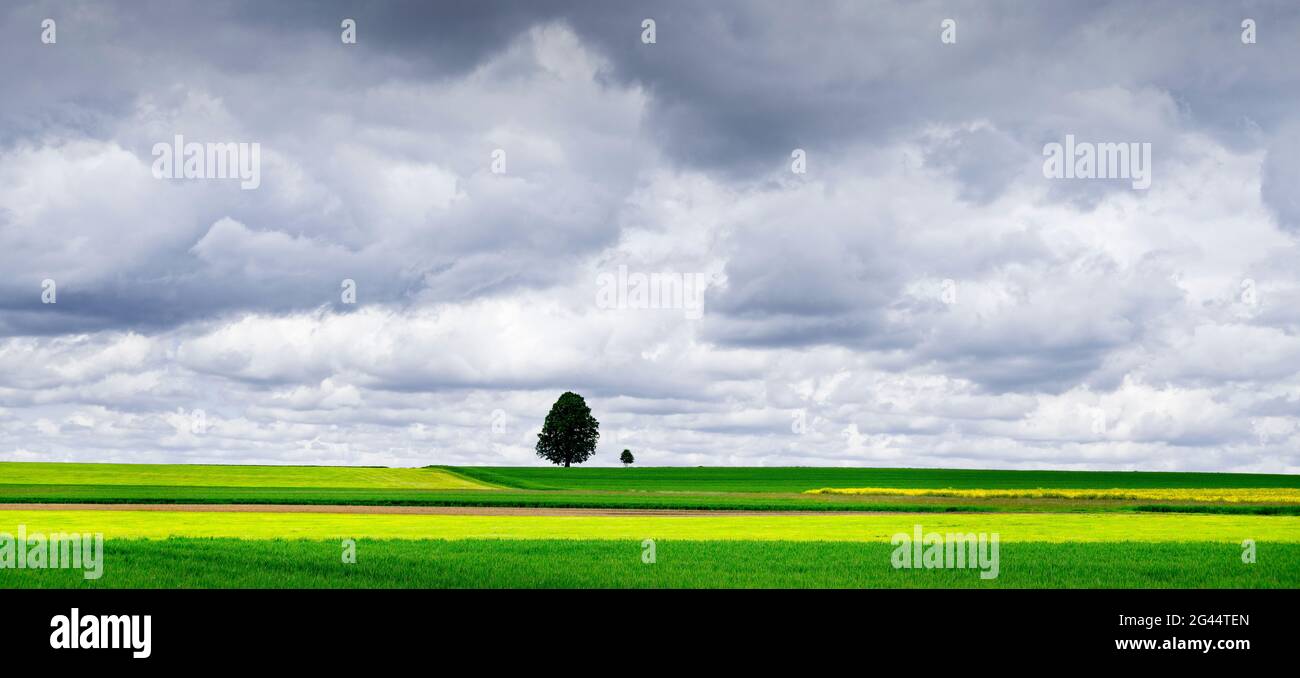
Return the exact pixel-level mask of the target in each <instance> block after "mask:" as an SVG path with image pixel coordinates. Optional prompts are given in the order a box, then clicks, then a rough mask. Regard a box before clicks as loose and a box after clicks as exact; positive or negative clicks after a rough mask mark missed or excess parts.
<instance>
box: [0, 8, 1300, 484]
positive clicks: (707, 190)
mask: <svg viewBox="0 0 1300 678" xmlns="http://www.w3.org/2000/svg"><path fill="white" fill-rule="evenodd" d="M349 20H350V21H349ZM0 63H2V64H4V65H3V66H2V67H0V89H2V90H3V91H4V95H3V97H0V459H3V460H20V461H114V462H184V463H268V464H367V465H391V466H422V465H428V464H490V465H536V464H544V463H545V462H544V461H542V460H540V459H538V458H537V457H536V454H535V452H534V446H535V443H536V440H537V432H538V431H539V429H540V427H541V423H542V420H543V418H544V417H545V415H546V412H547V411H548V409H549V408H550V406H551V404H552V403H553V402H554V401H555V400H556V398H557V397H558V396H559V395H560V394H561V393H563V392H565V391H574V392H577V393H579V394H581V395H582V396H584V397H585V398H586V401H587V403H588V404H589V405H590V406H591V408H592V412H593V414H594V416H595V417H596V418H597V419H598V420H599V421H600V428H601V440H600V444H599V446H598V448H597V453H596V456H595V457H594V458H593V459H592V460H591V462H589V463H591V464H595V465H615V464H617V458H618V454H619V453H620V452H621V451H622V450H623V449H625V448H627V449H631V450H632V451H633V453H634V454H635V455H636V458H637V462H638V464H642V465H672V466H688V465H689V466H694V465H716V466H777V465H804V466H908V467H960V468H1023V469H1047V468H1060V469H1134V470H1191V471H1237V472H1247V471H1250V472H1287V473H1300V451H1298V450H1300V447H1298V446H1297V443H1298V442H1300V266H1298V265H1297V263H1300V249H1298V248H1297V238H1300V191H1298V190H1297V189H1300V69H1297V68H1296V64H1297V63H1300V5H1297V4H1296V3H1293V2H1231V1H1230V2H1218V1H1211V0H1200V1H1193V2H1184V1H1172V0H1171V1H1166V2H1160V1H1156V2H1142V3H1133V2H1115V3H1109V2H1089V3H1078V2H1065V1H1061V2H1042V3H1022V2H956V1H949V2H926V1H921V2H913V1H908V2H897V3H890V2H865V1H852V2H834V1H830V0H813V1H811V2H807V3H791V2H785V1H781V0H744V1H743V2H741V1H725V0H724V1H718V2H707V3H705V2H698V1H693V0H683V1H681V2H636V3H631V2H599V3H597V2H589V1H584V0H574V1H573V2H553V1H546V0H530V1H523V0H521V1H519V2H505V1H492V2H480V3H459V2H457V3H431V2H364V1H351V2H344V1H336V2H299V1H297V0H279V1H277V2H274V3H263V2H229V1H219V0H217V1H203V2H199V1H191V0H167V1H163V0H141V1H135V2H126V1H122V2H85V3H82V2H24V1H19V2H6V3H4V5H3V7H0ZM178 137H179V138H180V139H179V140H180V143H179V144H177V141H178ZM190 144H196V146H193V151H192V152H191V146H190ZM226 144H230V146H226ZM1054 147H1057V148H1062V149H1071V151H1072V153H1071V155H1069V156H1068V158H1067V161H1066V164H1069V165H1070V170H1071V171H1070V172H1068V173H1065V175H1062V174H1061V173H1053V172H1051V171H1048V167H1047V165H1048V160H1049V159H1050V153H1051V149H1052V148H1054ZM1084 147H1086V149H1087V150H1079V149H1080V148H1084ZM1103 148H1105V149H1107V150H1106V152H1107V153H1109V154H1110V155H1109V156H1106V157H1109V158H1110V159H1112V160H1115V159H1117V158H1118V160H1116V162H1115V163H1112V164H1110V165H1108V164H1107V162H1104V161H1103V162H1090V163H1087V164H1080V163H1083V162H1085V161H1086V159H1085V160H1080V159H1079V158H1081V157H1083V156H1082V155H1081V154H1085V153H1090V152H1091V151H1092V150H1094V149H1095V150H1096V153H1097V154H1098V155H1097V156H1095V157H1103V156H1101V155H1100V154H1101V153H1102V149H1103ZM222 149H226V151H225V152H229V153H231V154H232V155H225V154H223V153H224V152H223V151H222ZM1116 149H1122V150H1123V151H1125V152H1127V155H1128V157H1127V159H1125V158H1123V157H1122V156H1118V155H1116V154H1117V153H1118V152H1119V151H1118V150H1116ZM177 154H179V156H178V155H177ZM177 157H179V158H180V160H181V162H177V163H172V162H171V160H172V159H174V158H177ZM1090 157H1091V156H1090ZM218 158H219V160H222V161H224V160H226V159H227V158H229V159H230V162H229V163H228V164H227V163H223V164H221V165H218V164H215V163H216V161H217V160H216V159H218ZM191 160H192V161H193V165H192V166H191V165H190V164H189V163H190V161H191ZM1124 160H1127V161H1128V164H1125V162H1124ZM187 169H189V170H190V171H189V172H188V173H187V171H186V170H187ZM1125 170H1130V172H1129V173H1127V174H1126V173H1125ZM1139 174H1140V175H1141V176H1143V177H1145V179H1146V180H1147V181H1145V182H1143V181H1140V180H1139V176H1138V175H1139ZM200 175H202V176H200ZM1143 183H1146V184H1147V185H1145V186H1143V185H1142V184H1143Z"/></svg>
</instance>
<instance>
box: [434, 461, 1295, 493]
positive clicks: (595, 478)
mask: <svg viewBox="0 0 1300 678" xmlns="http://www.w3.org/2000/svg"><path fill="white" fill-rule="evenodd" d="M446 468H449V469H451V470H453V471H455V472H457V473H459V474H460V475H463V476H466V477H470V478H477V479H479V480H482V481H484V482H488V483H492V484H496V485H502V486H505V487H514V488H520V489H534V490H604V491H641V492H651V491H657V492H805V491H808V490H816V489H820V488H825V487H850V488H851V487H898V488H965V489H1012V488H1014V489H1033V488H1074V489H1111V488H1193V487H1200V488H1229V487H1239V488H1248V487H1288V488H1300V476H1293V475H1266V474H1247V473H1158V472H1125V471H986V470H963V469H910V468H811V467H783V468H733V467H693V468H662V467H659V468H559V467H501V466H467V467H446Z"/></svg>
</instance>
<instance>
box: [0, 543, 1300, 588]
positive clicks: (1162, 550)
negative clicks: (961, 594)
mask: <svg viewBox="0 0 1300 678" xmlns="http://www.w3.org/2000/svg"><path fill="white" fill-rule="evenodd" d="M892 549H893V547H891V546H890V545H889V544H887V543H879V542H868V543H852V542H788V541H761V542H759V541H660V542H657V543H656V548H655V562H654V563H653V564H647V563H644V562H642V559H641V555H642V547H641V544H640V542H639V541H608V540H594V541H569V540H455V541H442V540H425V541H408V540H395V541H370V540H361V541H359V542H358V543H357V562H356V563H354V564H345V563H343V562H342V559H341V557H340V553H341V549H340V544H339V542H337V541H296V540H295V541H286V540H238V539H165V540H130V539H127V540H110V541H108V542H106V544H105V553H104V561H105V566H104V574H103V576H102V577H101V578H100V579H98V580H94V581H88V580H86V579H85V578H84V577H83V576H82V574H81V572H79V571H74V570H0V586H3V587H7V588H19V587H21V588H200V587H202V588H412V587H414V588H532V587H546V588H608V587H616V588H745V587H766V588H772V587H779V588H811V587H818V588H826V587H833V588H886V587H889V588H898V587H905V588H1083V587H1090V588H1098V587H1102V588H1151V587H1158V588H1211V587H1213V588H1296V587H1300V544H1294V543H1287V544H1268V545H1262V546H1261V547H1260V551H1259V561H1258V562H1257V563H1255V564H1252V565H1245V564H1243V563H1242V562H1241V549H1240V548H1239V547H1237V546H1236V545H1234V544H1223V543H1212V542H1162V543H1142V542H1094V543H1039V542H1023V543H1011V544H1005V545H1003V546H1002V547H1001V549H1000V560H1001V565H1000V568H999V569H1000V572H999V575H998V577H997V578H996V579H988V580H985V579H981V578H980V577H979V574H978V571H977V570H966V569H961V570H956V569H949V570H938V569H934V570H907V569H894V568H893V567H891V566H890V554H891V552H892Z"/></svg>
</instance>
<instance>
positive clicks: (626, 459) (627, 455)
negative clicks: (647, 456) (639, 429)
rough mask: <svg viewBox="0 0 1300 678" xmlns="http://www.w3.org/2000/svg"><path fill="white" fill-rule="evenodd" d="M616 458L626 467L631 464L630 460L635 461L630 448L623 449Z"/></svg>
mask: <svg viewBox="0 0 1300 678" xmlns="http://www.w3.org/2000/svg"><path fill="white" fill-rule="evenodd" d="M618 460H619V461H621V462H623V466H625V467H626V466H631V465H632V462H634V461H636V458H635V457H633V456H632V450H623V454H622V456H620V457H619V458H618Z"/></svg>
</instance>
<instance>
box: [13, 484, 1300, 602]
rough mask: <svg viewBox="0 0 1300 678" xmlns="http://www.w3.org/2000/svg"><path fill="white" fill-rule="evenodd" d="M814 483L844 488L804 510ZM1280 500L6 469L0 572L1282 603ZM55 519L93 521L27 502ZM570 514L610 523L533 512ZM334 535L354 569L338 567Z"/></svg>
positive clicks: (1182, 491) (1189, 487) (1263, 487)
mask: <svg viewBox="0 0 1300 678" xmlns="http://www.w3.org/2000/svg"><path fill="white" fill-rule="evenodd" d="M825 488H838V489H840V490H843V491H845V492H847V493H845V494H840V493H838V492H826V493H821V494H812V493H809V491H811V490H823V489H825ZM1295 488H1300V477H1298V476H1286V475H1256V474H1202V473H1128V472H1099V473H1092V472H1074V471H1070V472H1061V471H979V470H946V469H868V468H831V469H825V468H571V469H564V468H542V467H529V468H502V467H490V468H488V467H430V468H421V469H413V468H397V469H390V468H368V467H326V466H249V467H243V466H187V465H131V464H48V463H39V464H32V463H12V462H6V463H0V504H10V506H7V507H4V508H0V562H3V558H4V540H5V538H6V535H13V534H17V533H19V532H20V531H21V532H23V533H26V534H37V533H40V534H46V535H58V534H60V533H81V534H87V533H102V534H103V535H104V537H105V549H106V553H105V556H104V559H105V562H104V566H105V570H104V571H105V575H104V577H103V578H102V579H99V580H95V581H86V580H84V579H83V578H82V577H81V573H80V572H79V571H72V570H32V569H21V570H16V569H12V568H9V569H5V568H0V587H63V586H69V587H81V586H95V587H133V586H163V587H171V586H177V587H402V586H415V587H527V586H553V587H600V586H613V587H746V586H779V587H785V586H791V587H804V586H814V587H837V586H851V587H897V586H903V587H969V586H977V587H1150V586H1159V587H1295V586H1300V502H1296V501H1294V496H1295V492H1294V491H1293V490H1294V489H1295ZM1094 490H1095V491H1094ZM1120 490H1129V491H1128V492H1122V491H1120ZM1166 490H1167V491H1166ZM1209 490H1224V491H1219V492H1211V491H1209ZM1253 490H1254V491H1253ZM1247 499H1248V500H1249V501H1246V500H1247ZM48 503H67V504H73V505H75V504H86V505H88V506H86V507H85V508H84V509H75V508H73V507H41V506H36V505H38V504H48ZM90 504H110V505H112V504H121V506H89V505H90ZM138 504H162V505H166V504H207V505H213V504H249V505H270V504H302V505H309V506H310V505H357V506H358V507H361V506H365V507H369V508H365V509H362V508H357V509H348V511H349V512H339V510H338V509H326V508H322V509H314V510H313V509H310V508H292V507H282V510H279V511H270V510H269V509H259V508H255V507H253V506H244V507H239V506H231V507H219V506H212V507H211V508H212V509H215V510H209V511H196V510H185V507H180V506H178V507H177V508H176V509H173V510H167V509H166V508H165V507H148V510H143V509H145V508H146V507H140V508H139V509H132V506H131V505H138ZM402 506H425V507H437V506H463V507H489V508H490V507H515V509H516V510H520V509H522V510H524V511H525V513H523V514H519V513H509V514H503V513H502V512H497V511H493V512H489V513H487V514H481V515H461V514H448V513H446V510H442V511H443V513H436V511H438V509H426V510H424V511H425V513H421V514H411V513H397V512H395V511H398V510H399V509H398V508H396V507H402ZM570 507H575V508H586V509H602V510H605V513H603V514H573V515H545V514H541V513H538V512H537V511H529V510H530V509H537V510H538V511H546V510H551V509H567V508H570ZM159 509H163V510H159ZM643 509H675V510H679V511H680V510H682V509H690V511H686V512H683V513H681V514H680V515H656V514H648V513H638V511H640V510H643ZM717 509H728V510H731V511H734V512H733V513H710V512H709V511H711V510H717ZM430 510H433V511H435V513H434V514H428V511H430ZM772 511H786V512H793V513H786V514H776V513H772ZM916 526H921V528H922V530H924V531H925V532H928V533H941V534H943V533H949V534H979V533H996V534H997V535H998V536H999V539H1000V544H1001V549H1002V556H1001V557H1002V559H1003V560H1002V563H1001V566H1000V572H999V575H998V577H997V578H996V579H992V580H983V579H980V578H979V577H978V574H977V573H976V572H973V571H970V570H944V569H931V570H925V569H918V570H908V569H902V570H896V569H894V568H893V567H892V566H891V564H890V561H889V555H890V553H891V552H892V550H893V548H894V547H893V545H892V544H891V543H890V541H891V539H892V538H893V536H894V535H896V534H899V533H903V534H911V533H913V530H914V529H915V527H916ZM646 539H651V540H653V541H654V543H655V544H656V548H657V554H658V555H657V560H656V562H655V563H652V564H647V563H644V562H642V560H641V554H642V546H641V545H642V543H643V541H644V540H646ZM346 540H355V541H356V543H357V553H358V561H357V563H355V564H344V563H342V562H341V560H340V557H339V550H340V545H341V543H343V542H345V541H346ZM1245 544H1254V545H1255V548H1256V549H1257V551H1258V553H1257V560H1256V561H1255V562H1252V563H1246V562H1244V561H1243V553H1244V552H1245Z"/></svg>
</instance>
